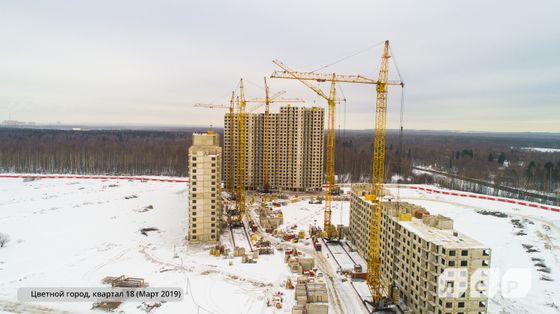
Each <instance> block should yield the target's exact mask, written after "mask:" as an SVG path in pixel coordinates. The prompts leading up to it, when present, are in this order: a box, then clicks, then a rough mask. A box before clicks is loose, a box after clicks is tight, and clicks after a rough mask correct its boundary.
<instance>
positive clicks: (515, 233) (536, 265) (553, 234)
mask: <svg viewBox="0 0 560 314" xmlns="http://www.w3.org/2000/svg"><path fill="white" fill-rule="evenodd" d="M389 190H390V191H391V193H392V194H393V195H396V194H397V189H396V188H390V189H389ZM400 197H401V200H402V201H407V202H410V203H414V204H418V205H420V206H423V207H425V208H426V209H428V210H429V211H430V212H431V213H432V214H442V215H445V216H448V217H451V218H453V220H454V222H455V229H457V230H459V231H460V232H462V233H465V234H467V235H469V236H470V237H472V238H474V239H476V240H478V241H480V242H482V243H484V244H485V245H487V246H489V247H490V248H491V249H492V260H491V266H492V267H495V268H497V269H499V271H500V272H501V274H500V275H496V276H495V277H494V279H496V280H499V279H500V278H501V279H502V280H505V277H504V275H505V274H506V272H507V271H509V270H512V271H515V269H517V268H521V269H529V270H530V273H531V280H530V282H531V286H530V289H529V291H528V293H527V295H526V296H525V297H521V298H507V297H505V296H504V294H505V293H504V292H500V293H497V294H496V295H494V296H493V297H491V298H490V301H489V307H488V308H489V312H490V313H560V309H559V308H560V213H557V212H552V211H545V210H542V209H537V208H532V207H528V206H522V205H515V204H508V203H503V202H496V201H489V200H481V199H472V198H463V197H457V196H450V195H441V194H433V193H429V192H425V191H419V190H411V189H406V188H401V189H400ZM483 210H486V211H496V212H500V213H503V214H505V215H507V217H496V216H493V215H482V214H480V213H479V212H481V211H483ZM477 211H478V212H477ZM498 215H499V214H498ZM543 266H544V267H543ZM547 271H550V273H547ZM506 276H507V275H506ZM547 280H551V281H547ZM502 311H503V312H502Z"/></svg>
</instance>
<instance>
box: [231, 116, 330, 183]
mask: <svg viewBox="0 0 560 314" xmlns="http://www.w3.org/2000/svg"><path fill="white" fill-rule="evenodd" d="M234 117H235V119H234V124H233V138H230V130H231V119H230V114H229V113H226V115H225V117H224V162H223V169H224V171H223V177H224V182H226V183H227V182H228V179H229V176H230V175H232V174H233V178H234V179H233V182H234V186H237V184H238V175H237V173H235V169H237V167H236V166H235V165H237V162H238V161H237V158H238V151H237V149H238V127H237V124H238V122H237V118H238V116H237V114H234ZM245 123H246V128H245V135H244V136H245V143H246V144H245V161H244V162H245V185H246V188H247V189H252V190H258V189H262V188H263V187H264V183H265V180H264V178H265V167H266V166H267V164H268V168H267V170H268V182H269V184H270V188H272V189H274V190H290V191H317V190H320V189H321V185H322V182H323V147H324V110H323V109H322V108H319V107H311V108H305V107H293V106H286V107H282V108H280V112H279V113H270V114H269V119H268V123H265V114H264V113H258V114H251V113H249V114H246V117H245ZM265 137H268V145H266V141H265ZM266 156H268V163H266V162H265V158H266ZM230 159H233V163H232V164H233V165H234V167H235V169H233V170H234V171H233V172H230V168H229V167H230Z"/></svg>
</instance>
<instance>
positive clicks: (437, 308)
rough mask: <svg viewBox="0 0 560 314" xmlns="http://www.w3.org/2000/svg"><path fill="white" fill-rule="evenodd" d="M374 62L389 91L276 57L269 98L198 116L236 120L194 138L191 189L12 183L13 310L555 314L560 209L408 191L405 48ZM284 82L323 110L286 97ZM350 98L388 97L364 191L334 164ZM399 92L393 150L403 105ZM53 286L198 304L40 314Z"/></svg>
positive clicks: (86, 308)
mask: <svg viewBox="0 0 560 314" xmlns="http://www.w3.org/2000/svg"><path fill="white" fill-rule="evenodd" d="M374 48H378V50H381V51H380V58H379V56H376V58H375V59H376V60H377V61H376V67H377V70H376V72H377V76H376V77H366V76H364V75H358V74H347V73H342V74H339V73H322V72H319V71H313V72H303V71H296V70H294V69H292V68H291V67H289V66H287V65H286V64H284V63H283V62H281V61H279V60H274V61H273V63H274V64H275V66H277V67H278V70H276V71H274V72H272V74H271V75H270V77H266V78H265V79H264V80H263V83H264V86H260V87H262V89H261V93H259V94H256V95H251V96H254V98H252V97H249V96H246V95H245V94H246V86H245V84H246V81H247V80H244V79H240V80H239V81H238V83H237V85H236V89H235V90H233V91H231V92H228V93H227V94H228V99H226V102H227V101H229V103H226V104H221V103H195V104H194V107H196V108H197V109H196V111H201V110H207V112H210V113H212V114H217V115H219V116H220V120H221V119H222V117H223V129H221V128H215V129H213V128H210V130H208V129H207V128H205V130H207V131H202V130H197V131H196V132H192V133H190V134H189V137H190V139H191V141H190V142H189V146H188V151H186V152H185V151H184V149H181V154H182V157H184V158H183V159H180V160H184V161H186V162H185V163H186V165H184V166H185V168H186V169H187V174H186V176H171V177H163V176H156V177H151V176H145V175H140V176H133V175H128V176H116V175H97V176H96V175H39V174H10V173H8V174H0V177H1V178H2V180H0V199H1V200H2V202H0V213H2V217H1V218H2V219H0V227H2V230H3V231H5V232H6V233H5V234H0V236H2V237H1V238H0V240H2V242H0V244H1V246H0V248H2V252H3V254H4V253H5V255H2V256H1V257H0V271H2V272H3V274H5V275H3V276H2V280H0V311H4V312H15V313H68V312H77V313H83V312H90V311H109V312H115V311H119V312H126V313H129V312H130V313H152V312H154V313H179V312H187V313H211V314H221V313H232V312H235V313H237V312H240V313H292V314H327V313H336V314H343V313H398V314H424V313H426V314H432V313H434V314H435V313H437V314H480V313H496V314H498V313H557V312H558V308H559V307H560V304H559V303H558V298H559V297H560V294H559V293H560V292H559V291H560V286H559V284H560V277H558V272H557V267H555V265H557V264H558V260H559V259H560V247H559V246H558V244H557V243H558V242H557V241H558V240H557V239H558V238H559V237H560V231H559V230H560V229H559V227H558V213H559V212H560V208H558V207H555V206H550V205H548V203H537V202H532V201H528V200H527V199H519V198H511V197H510V196H511V194H505V195H504V194H501V195H500V194H499V193H498V194H492V193H494V191H493V190H492V189H490V188H487V189H486V192H487V193H473V192H466V191H465V190H454V189H447V188H445V187H442V186H441V185H438V184H433V183H432V184H429V183H428V182H425V184H418V183H412V182H410V181H409V180H408V178H407V177H406V176H405V175H403V174H402V173H401V172H400V171H401V162H402V160H403V156H402V155H403V154H404V153H403V152H404V149H403V142H402V139H403V133H404V130H405V127H404V124H403V110H402V106H404V92H403V90H404V87H405V83H404V82H403V80H402V77H401V75H400V70H399V68H398V67H397V66H396V62H395V55H394V54H393V53H392V49H391V47H390V45H389V41H384V42H382V43H380V44H379V45H377V46H376V47H374ZM343 59H344V58H343ZM390 69H394V71H391V72H390ZM281 80H282V81H283V82H285V83H286V84H288V86H289V84H290V83H293V84H294V85H296V86H300V87H303V88H305V89H304V91H306V92H309V94H311V95H314V96H315V97H316V98H317V99H318V101H315V102H312V104H311V105H308V103H307V102H305V101H304V100H302V99H301V98H288V97H284V94H286V92H285V91H278V92H271V91H270V85H272V84H273V83H275V82H278V81H281ZM252 84H253V85H256V84H254V83H252ZM344 85H353V86H354V85H355V86H357V88H361V87H364V88H370V89H371V91H372V93H371V94H372V95H375V98H374V99H372V100H371V103H372V104H373V103H375V106H373V105H372V106H371V110H369V112H367V113H363V114H364V115H365V114H368V115H371V117H372V118H373V119H372V121H371V124H372V126H371V127H372V129H373V130H372V131H371V134H369V136H370V138H371V139H372V142H371V147H370V148H369V149H371V150H372V151H371V152H370V153H371V155H372V156H373V158H372V159H371V160H367V161H366V162H365V164H367V165H370V166H368V167H367V171H368V172H371V175H370V176H368V177H367V178H364V177H362V178H360V179H358V180H356V182H352V180H348V179H347V178H345V177H344V176H343V174H342V172H343V171H341V170H340V169H337V168H335V165H338V166H337V167H340V166H341V165H342V166H344V163H345V162H348V161H347V160H346V159H345V155H344V150H339V151H338V153H337V150H336V145H340V144H337V143H342V145H344V143H345V141H344V140H343V138H342V139H341V138H340V136H341V134H344V130H341V127H340V125H341V124H345V122H343V123H341V120H344V117H341V116H340V114H339V113H340V112H341V111H343V110H340V108H339V107H340V106H341V103H344V102H345V101H346V97H347V96H350V97H351V96H352V94H351V93H349V92H346V93H344V92H343V91H342V88H343V87H342V86H344ZM390 92H391V93H390ZM399 94H400V97H401V98H400V99H395V101H393V102H391V103H399V102H400V105H401V108H394V109H395V110H394V111H396V112H400V119H399V125H398V127H396V128H394V129H396V130H397V131H396V132H397V136H396V137H395V138H396V139H397V142H394V141H393V142H392V143H391V144H390V145H388V140H387V125H388V121H387V120H388V119H387V116H388V112H389V109H390V108H389V103H390V102H389V95H395V98H398V95H399ZM273 105H280V106H273ZM337 108H338V109H337ZM344 110H345V109H344ZM344 112H345V111H344ZM337 114H338V115H337ZM368 132H369V131H368ZM393 140H394V139H393ZM104 141H105V136H102V137H101V143H102V142H104ZM395 145H396V146H397V147H398V149H397V151H398V152H399V154H396V153H395V150H394V149H393V146H395ZM369 146H370V145H369V144H367V145H366V146H365V147H369ZM157 147H158V149H159V148H160V147H163V146H157ZM362 147H364V146H362ZM391 149H393V152H391V153H390V151H391ZM140 151H142V154H141V155H142V158H144V155H143V150H142V149H141V150H140ZM341 151H342V153H341ZM158 153H159V151H158ZM409 154H410V151H409ZM469 154H471V155H472V151H470V152H469V151H468V150H465V151H463V152H462V153H461V152H459V151H457V152H456V153H455V152H454V153H453V158H454V159H453V160H456V159H458V158H459V157H460V156H461V155H465V156H467V158H468V156H469ZM156 155H157V154H156ZM158 156H159V155H158ZM395 156H396V158H395ZM455 156H459V157H455ZM391 158H393V159H392V160H389V159H391ZM155 159H156V160H157V159H159V157H158V158H155ZM489 159H490V158H489ZM111 160H112V159H111ZM142 160H144V159H142ZM453 160H452V161H453ZM492 160H493V159H492ZM389 161H390V163H389ZM141 162H142V161H140V164H141ZM353 162H358V161H357V160H356V159H354V161H353ZM70 164H72V163H70ZM503 164H504V165H505V164H506V162H505V161H504V162H503ZM109 165H111V166H112V161H111V162H110V163H109ZM387 165H390V166H387ZM389 167H392V168H391V172H389V171H388V168H389ZM502 167H505V166H502ZM410 170H411V171H416V172H418V173H420V174H421V175H422V176H423V177H424V178H427V176H428V175H427V174H430V175H431V176H433V177H437V176H442V175H441V172H439V173H438V172H437V171H434V170H433V169H432V168H430V167H419V166H418V167H415V168H414V169H410ZM395 171H396V172H395ZM388 173H392V175H388ZM452 180H457V181H458V182H459V183H460V184H457V181H452V182H451V183H452V185H451V186H453V184H455V186H467V187H469V186H471V185H473V184H475V183H473V182H467V183H468V184H467V183H465V182H466V181H461V180H462V179H458V178H453V179H452ZM440 182H445V181H444V180H441V181H440ZM508 193H509V192H508ZM100 226H103V227H102V228H100ZM6 234H9V235H10V236H12V237H13V239H15V241H12V242H9V243H8V242H7V241H9V238H6ZM68 235H71V236H68ZM6 243H7V244H6ZM44 243H49V245H48V246H45V245H44ZM55 244H56V245H55ZM37 260H40V261H41V263H37V262H36V261H37ZM53 282H56V283H57V284H59V285H60V286H67V287H105V288H109V287H112V288H131V289H144V288H148V287H149V288H152V287H154V288H157V287H176V288H174V289H177V293H179V294H180V293H184V294H183V295H182V298H181V299H177V300H175V301H173V302H171V301H170V302H168V301H165V300H150V301H143V302H134V301H127V300H123V299H114V300H113V299H96V300H92V301H91V302H31V303H30V302H23V301H21V300H20V299H19V295H18V294H17V293H16V291H18V290H17V288H20V287H33V286H36V287H48V286H52V283H53Z"/></svg>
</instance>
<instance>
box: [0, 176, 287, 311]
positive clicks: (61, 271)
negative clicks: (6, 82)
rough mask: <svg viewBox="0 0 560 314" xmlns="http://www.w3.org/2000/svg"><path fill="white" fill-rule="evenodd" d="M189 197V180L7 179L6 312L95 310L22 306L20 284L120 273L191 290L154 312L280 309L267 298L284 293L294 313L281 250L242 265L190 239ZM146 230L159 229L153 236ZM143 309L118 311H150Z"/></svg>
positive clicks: (131, 306)
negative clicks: (267, 305)
mask: <svg viewBox="0 0 560 314" xmlns="http://www.w3.org/2000/svg"><path fill="white" fill-rule="evenodd" d="M131 196H132V198H131ZM134 196H136V197H134ZM126 197H128V199H127V198H126ZM187 197H188V196H187V186H186V185H185V184H184V183H170V182H140V181H127V180H111V181H102V180H84V179H43V180H38V181H31V182H23V180H21V179H2V180H0V232H4V233H7V234H9V235H10V237H11V242H9V243H8V245H7V246H6V247H4V248H1V249H0V311H2V310H4V311H9V310H8V308H10V307H11V308H13V307H14V306H16V307H17V308H18V309H19V310H20V311H21V312H35V313H46V312H48V311H49V309H54V310H59V311H62V310H64V311H72V312H77V313H85V312H91V310H90V308H91V303H46V302H45V303H33V304H29V303H26V304H22V303H19V302H18V301H17V288H18V287H34V286H40V287H104V286H105V285H102V284H101V279H102V278H104V277H105V276H119V275H126V276H131V277H141V278H144V279H145V280H146V282H148V283H149V285H150V286H151V287H181V288H183V289H184V290H185V289H186V287H187V285H188V286H189V291H190V293H189V294H188V295H185V297H184V299H183V300H182V301H181V302H168V303H165V304H162V306H161V307H160V308H158V309H156V310H154V311H152V312H155V313H179V312H183V313H196V312H197V310H198V306H201V309H200V311H201V313H208V311H210V312H212V313H272V312H274V311H275V310H273V309H272V308H270V307H266V300H267V299H269V298H271V295H272V294H274V293H276V291H281V292H283V293H285V294H286V296H285V297H284V299H285V300H286V301H285V302H284V303H285V304H284V306H285V307H288V308H289V307H290V302H293V301H292V300H293V292H292V291H290V290H288V291H286V290H284V289H283V288H282V284H283V281H285V280H286V279H287V278H288V276H292V274H291V273H290V272H289V269H288V267H287V266H286V265H285V264H284V262H283V259H282V254H275V255H269V256H260V257H259V259H258V262H257V263H256V264H242V263H241V261H240V258H235V259H227V258H222V257H219V258H217V257H213V256H211V255H210V254H209V253H208V247H205V246H203V245H189V244H187V243H186V241H185V235H186V234H187V232H186V231H187ZM149 205H152V206H153V209H146V207H148V206H149ZM144 227H156V228H158V229H159V231H157V232H149V233H148V235H147V236H144V235H142V234H141V233H140V232H139V229H140V228H144ZM175 255H176V257H174V256H175ZM230 261H233V265H232V266H229V262H230ZM271 269H273V270H274V271H270V270H271ZM139 305H140V303H135V302H127V303H123V304H122V305H121V306H120V307H119V310H122V311H125V312H127V313H142V312H144V311H143V310H141V309H138V308H137V306H139ZM205 310H206V312H205ZM278 311H280V312H281V311H282V310H278Z"/></svg>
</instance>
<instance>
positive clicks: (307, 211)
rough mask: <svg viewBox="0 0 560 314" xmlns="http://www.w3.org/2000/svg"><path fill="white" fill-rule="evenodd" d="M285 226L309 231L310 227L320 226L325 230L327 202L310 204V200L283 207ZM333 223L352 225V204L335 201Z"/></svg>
mask: <svg viewBox="0 0 560 314" xmlns="http://www.w3.org/2000/svg"><path fill="white" fill-rule="evenodd" d="M281 209H282V214H283V215H284V224H283V225H282V226H281V227H289V226H293V225H297V226H298V230H305V231H306V232H307V231H308V230H309V228H308V226H309V225H313V226H319V227H321V228H323V222H324V219H323V218H324V217H323V211H324V210H325V201H323V202H322V203H321V204H309V201H308V200H303V201H298V202H295V203H290V204H288V205H286V206H282V207H281ZM331 212H332V214H331V215H332V216H331V222H332V223H333V224H336V225H339V224H342V225H345V226H348V224H349V223H350V203H349V202H346V201H333V202H332V205H331Z"/></svg>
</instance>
